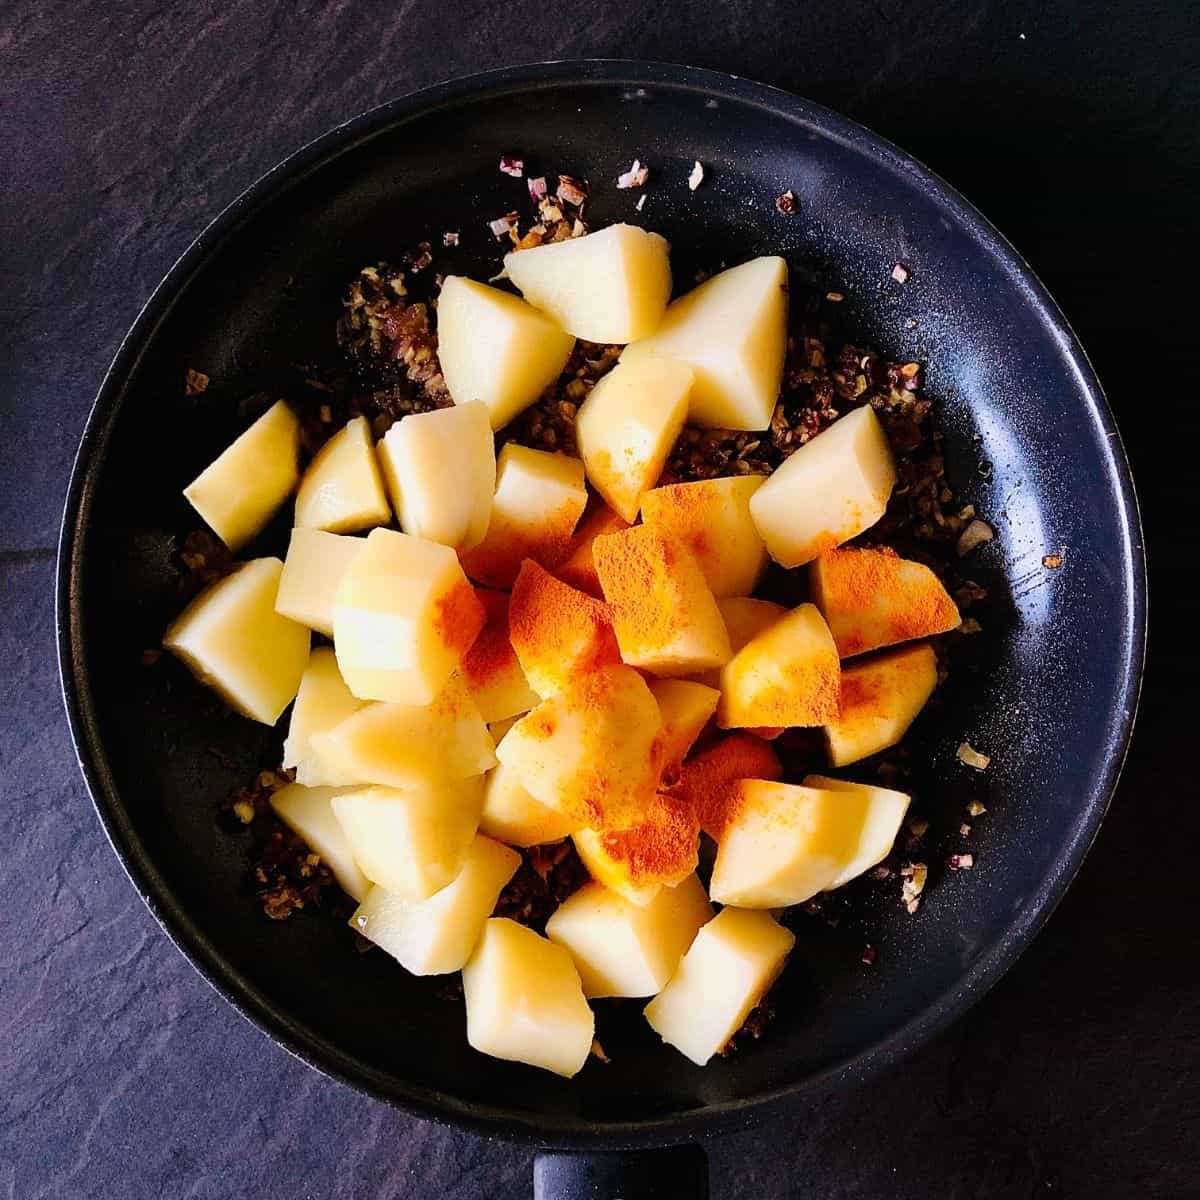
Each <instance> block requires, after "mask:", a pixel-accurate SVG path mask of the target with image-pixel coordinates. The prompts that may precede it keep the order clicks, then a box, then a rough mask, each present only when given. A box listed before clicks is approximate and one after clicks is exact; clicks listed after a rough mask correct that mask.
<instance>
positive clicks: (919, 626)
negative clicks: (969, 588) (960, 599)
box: [809, 546, 962, 658]
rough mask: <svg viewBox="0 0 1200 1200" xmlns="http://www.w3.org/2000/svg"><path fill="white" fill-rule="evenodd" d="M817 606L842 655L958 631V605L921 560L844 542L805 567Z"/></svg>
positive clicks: (863, 652)
mask: <svg viewBox="0 0 1200 1200" xmlns="http://www.w3.org/2000/svg"><path fill="white" fill-rule="evenodd" d="M809 581H810V583H811V587H812V596H813V599H814V600H815V601H816V604H817V607H818V608H819V609H820V610H821V612H822V613H823V614H824V616H825V620H826V622H827V623H828V625H829V632H830V633H831V634H833V640H834V642H835V643H836V645H837V648H838V653H839V654H840V655H841V656H842V657H843V658H851V657H852V656H854V655H856V654H865V653H866V652H867V651H868V650H878V649H879V648H880V647H881V646H893V645H895V644H896V643H897V642H911V641H915V640H916V639H917V638H923V637H931V636H932V635H934V634H937V633H946V632H947V631H949V630H951V629H957V628H958V626H959V625H960V624H961V623H962V618H961V617H960V616H959V613H958V606H957V605H956V604H955V603H954V601H953V600H951V599H950V595H949V593H948V592H947V591H946V589H945V588H944V587H943V586H942V584H941V581H940V580H939V579H938V577H937V576H936V575H935V574H934V573H933V572H932V571H931V570H930V569H929V568H928V567H927V566H925V565H924V564H923V563H918V562H912V561H911V560H909V559H907V558H901V557H900V556H899V555H898V554H896V552H895V551H894V550H890V549H886V548H879V549H861V548H859V547H856V546H847V547H845V548H844V549H841V550H829V551H827V552H826V553H825V554H822V555H821V557H820V558H818V559H817V560H816V561H815V562H813V563H811V564H810V566H809Z"/></svg>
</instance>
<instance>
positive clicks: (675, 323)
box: [621, 258, 787, 429]
mask: <svg viewBox="0 0 1200 1200" xmlns="http://www.w3.org/2000/svg"><path fill="white" fill-rule="evenodd" d="M786 350H787V264H786V263H785V262H784V261H783V259H782V258H755V259H752V260H751V261H750V262H747V263H742V265H741V266H738V267H731V268H730V269H729V270H727V271H722V272H721V273H720V274H719V275H714V276H713V277H712V278H711V279H708V280H705V282H704V283H702V284H700V286H699V287H696V288H693V289H692V290H691V291H690V292H688V293H687V294H686V295H683V296H681V297H680V298H679V299H678V300H676V301H675V302H674V303H673V304H671V306H670V307H669V308H668V309H667V312H666V315H665V316H664V317H663V320H662V324H660V325H659V327H658V329H656V330H655V332H654V333H652V334H651V335H650V336H649V337H647V338H643V339H642V340H641V341H640V342H634V343H633V344H632V345H630V346H627V347H626V348H625V351H624V353H623V354H622V355H621V361H622V362H628V361H632V360H633V359H635V358H643V357H653V358H671V359H675V360H676V361H677V362H684V363H687V365H688V366H689V367H691V368H692V370H693V371H695V373H696V381H695V384H694V385H693V387H692V395H691V402H690V406H689V407H690V412H689V416H688V420H689V421H690V422H691V423H692V424H693V425H703V426H706V427H708V428H710V429H766V428H767V426H768V425H769V424H770V422H771V413H772V412H773V411H774V409H775V401H776V399H777V398H778V396H779V384H780V381H781V380H782V378H783V357H784V353H785V351H786Z"/></svg>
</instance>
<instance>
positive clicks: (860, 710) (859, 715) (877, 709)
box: [825, 642, 937, 767]
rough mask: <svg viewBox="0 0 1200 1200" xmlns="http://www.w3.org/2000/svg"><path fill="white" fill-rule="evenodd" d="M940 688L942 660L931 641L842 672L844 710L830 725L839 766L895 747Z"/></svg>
mask: <svg viewBox="0 0 1200 1200" xmlns="http://www.w3.org/2000/svg"><path fill="white" fill-rule="evenodd" d="M935 687H937V656H936V655H935V654H934V652H933V648H932V647H931V646H929V645H928V644H927V643H924V642H923V643H921V644H920V645H918V646H906V647H905V648H904V649H903V650H893V651H890V652H889V653H887V654H881V655H879V656H878V657H877V658H872V659H870V660H869V661H868V662H862V663H853V664H851V665H850V666H848V667H847V668H846V669H845V670H844V671H843V672H842V686H841V709H840V712H839V715H838V716H837V717H836V718H834V719H833V720H831V721H830V722H829V723H828V724H827V725H826V726H825V745H826V748H827V750H828V752H829V761H830V762H831V763H832V764H833V766H835V767H844V766H846V765H847V764H849V763H853V762H858V760H859V759H860V758H866V757H867V756H868V755H871V754H878V753H879V751H880V750H886V749H887V748H888V747H889V746H894V745H895V744H896V743H897V742H898V741H899V740H900V739H901V738H902V737H903V736H904V735H905V734H906V733H907V732H908V727H909V726H910V725H911V724H912V723H913V721H915V720H916V719H917V714H918V713H919V712H920V711H921V709H923V708H924V707H925V703H926V701H927V700H928V699H929V697H930V696H932V695H933V689H934V688H935Z"/></svg>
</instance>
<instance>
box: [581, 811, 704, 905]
mask: <svg viewBox="0 0 1200 1200" xmlns="http://www.w3.org/2000/svg"><path fill="white" fill-rule="evenodd" d="M699 839H700V822H699V819H698V817H697V814H696V811H695V809H694V808H693V807H692V805H691V804H690V803H689V801H688V800H687V799H686V798H685V797H684V796H682V795H680V794H679V793H678V792H658V793H656V795H655V797H654V799H653V801H652V802H651V803H650V805H649V807H648V808H647V810H646V816H645V820H643V821H640V822H639V823H638V824H636V825H633V826H631V827H630V828H628V829H619V830H609V831H606V832H603V833H601V834H600V835H599V841H600V846H601V848H602V850H603V852H604V853H605V855H606V856H607V857H608V858H610V859H611V860H612V861H613V862H614V863H618V864H620V865H621V866H622V867H623V868H624V870H625V873H626V874H627V875H628V877H629V880H630V882H632V883H634V884H646V883H664V884H667V885H668V886H672V885H674V884H677V883H680V882H681V881H682V880H684V879H686V878H687V877H688V876H689V875H690V874H691V873H692V872H693V871H694V870H695V869H696V862H697V857H698V853H699Z"/></svg>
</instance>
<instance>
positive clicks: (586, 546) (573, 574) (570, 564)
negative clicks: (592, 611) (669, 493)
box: [554, 504, 629, 599]
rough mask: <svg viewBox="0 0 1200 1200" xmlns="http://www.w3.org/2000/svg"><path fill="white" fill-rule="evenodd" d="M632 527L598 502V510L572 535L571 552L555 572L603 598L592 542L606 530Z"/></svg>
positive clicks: (589, 593) (574, 585)
mask: <svg viewBox="0 0 1200 1200" xmlns="http://www.w3.org/2000/svg"><path fill="white" fill-rule="evenodd" d="M628 528H629V522H628V521H626V520H625V519H624V518H623V517H619V516H617V514H616V513H615V512H613V510H612V509H611V508H609V507H608V505H607V504H601V505H598V506H597V508H596V510H595V511H594V512H592V513H589V514H588V515H587V516H586V517H584V519H583V521H582V522H581V524H580V526H579V528H578V529H577V530H576V531H575V536H574V537H573V538H572V539H571V553H570V554H569V555H568V556H567V560H566V561H565V562H564V563H563V564H562V566H560V567H558V568H557V569H556V570H555V572H554V573H555V574H556V575H557V576H558V577H559V579H561V580H562V581H563V583H569V584H570V585H571V586H572V587H574V588H578V589H579V590H580V591H581V592H587V594H588V595H589V596H595V597H596V598H597V599H599V598H600V597H602V596H603V594H604V593H603V592H602V591H601V589H600V577H599V576H598V575H597V574H596V564H595V562H594V561H593V559H592V545H593V543H594V542H595V541H596V539H597V538H598V537H599V536H600V535H601V534H602V533H619V532H620V531H621V530H622V529H628Z"/></svg>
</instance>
